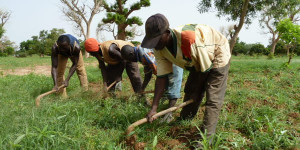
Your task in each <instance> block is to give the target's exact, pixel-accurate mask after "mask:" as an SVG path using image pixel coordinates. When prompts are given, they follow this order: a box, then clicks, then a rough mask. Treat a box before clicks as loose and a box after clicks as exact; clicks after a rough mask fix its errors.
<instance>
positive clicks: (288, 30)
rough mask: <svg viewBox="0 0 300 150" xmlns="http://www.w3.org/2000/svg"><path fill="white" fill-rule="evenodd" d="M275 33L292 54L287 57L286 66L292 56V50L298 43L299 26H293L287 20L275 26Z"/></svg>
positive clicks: (299, 40)
mask: <svg viewBox="0 0 300 150" xmlns="http://www.w3.org/2000/svg"><path fill="white" fill-rule="evenodd" d="M277 31H278V32H279V33H280V34H281V39H282V40H283V41H284V43H285V44H286V46H287V49H288V52H289V49H292V52H291V53H290V54H288V55H289V61H288V64H290V62H291V59H292V58H293V55H294V53H293V52H294V49H295V48H296V46H297V45H298V44H299V43H300V25H297V24H294V23H293V22H292V21H291V20H290V19H289V18H287V19H284V20H282V21H280V22H279V23H278V25H277Z"/></svg>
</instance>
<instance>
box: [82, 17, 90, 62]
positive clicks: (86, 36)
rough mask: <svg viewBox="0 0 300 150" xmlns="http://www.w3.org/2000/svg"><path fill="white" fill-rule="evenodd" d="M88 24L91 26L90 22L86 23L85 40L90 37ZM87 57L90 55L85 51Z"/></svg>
mask: <svg viewBox="0 0 300 150" xmlns="http://www.w3.org/2000/svg"><path fill="white" fill-rule="evenodd" d="M90 26H91V24H90V23H87V24H86V35H85V37H84V38H85V39H84V40H87V39H88V38H90ZM89 57H90V53H88V52H87V51H85V58H89Z"/></svg>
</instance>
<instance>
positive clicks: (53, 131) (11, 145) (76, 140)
mask: <svg viewBox="0 0 300 150" xmlns="http://www.w3.org/2000/svg"><path fill="white" fill-rule="evenodd" d="M0 60H1V61H0V62H1V63H0V69H9V68H20V67H30V66H35V65H41V64H45V65H50V57H45V58H39V57H37V56H34V57H27V58H14V57H6V58H0ZM286 61H287V58H286V57H282V58H276V59H272V60H269V59H267V58H266V57H247V56H238V57H233V59H232V63H231V67H230V74H229V80H228V88H227V93H226V97H225V103H224V106H223V109H222V112H221V115H220V119H219V124H218V127H217V134H216V135H215V136H214V139H215V140H214V142H213V145H212V146H208V145H205V143H204V146H205V148H208V149H292V148H296V147H298V149H299V144H300V141H299V138H300V126H299V124H300V118H299V117H300V114H299V113H300V92H299V91H300V80H299V79H300V57H296V58H294V59H293V60H292V64H291V67H290V68H282V67H281V64H283V63H284V62H286ZM85 62H88V63H95V62H96V60H95V59H94V58H89V59H85ZM86 69H87V74H88V79H89V82H90V83H91V84H90V85H91V87H90V90H89V91H87V92H81V89H80V87H79V81H78V78H77V77H76V74H75V75H74V76H73V77H72V78H71V81H70V86H69V87H68V89H67V91H68V95H69V97H68V98H67V99H62V98H60V97H59V96H56V95H50V96H47V97H45V98H43V99H42V102H41V107H40V108H36V107H35V105H34V100H35V98H36V97H37V96H38V95H39V94H41V93H44V92H47V91H49V90H51V89H52V86H53V83H52V79H51V78H50V77H49V76H42V75H35V74H29V75H26V76H15V75H7V76H0V149H133V147H130V146H128V145H126V142H125V140H124V139H125V134H124V133H125V131H126V129H127V127H128V126H129V125H130V124H131V123H133V122H135V121H137V120H139V119H141V118H143V117H145V115H146V113H147V112H148V111H149V109H150V108H149V107H148V106H145V105H144V103H143V102H142V101H140V100H138V99H137V98H136V97H135V96H134V95H133V94H132V93H133V90H132V89H131V86H130V82H129V79H128V78H127V75H126V73H124V78H123V79H124V81H123V91H124V92H123V93H122V94H120V95H121V96H120V95H117V96H116V97H108V98H106V99H103V98H102V94H101V92H100V91H101V89H100V87H101V83H102V79H101V72H100V70H99V69H98V68H97V67H94V66H87V68H86ZM187 75H188V72H185V74H184V77H185V79H186V77H187ZM185 79H184V82H185ZM153 82H154V81H151V83H150V86H149V87H148V89H149V90H150V89H152V88H153V86H154V83H153ZM122 95H123V96H124V97H122ZM147 96H148V98H149V99H151V98H152V96H153V95H151V94H149V95H147ZM179 102H181V101H179ZM166 107H167V103H164V105H161V106H160V108H159V110H162V109H165V108H166ZM179 112H180V111H177V112H176V113H175V116H178V115H179ZM202 116H203V109H200V110H199V113H198V115H197V117H196V118H195V119H194V120H192V121H174V122H172V123H170V124H166V123H163V124H160V123H159V121H155V122H154V123H152V124H144V125H141V126H139V127H137V128H136V129H135V131H134V134H136V135H137V137H138V139H137V142H141V143H144V144H145V146H146V148H147V149H152V148H153V145H154V146H156V148H157V149H162V148H164V149H176V148H183V149H188V145H189V144H190V142H196V141H194V140H190V141H189V139H191V138H193V136H194V135H195V134H197V133H199V131H198V130H197V127H199V126H200V125H201V123H202ZM155 137H157V142H156V140H155ZM172 140H173V142H174V141H175V143H176V142H178V143H177V144H173V145H172V143H171V142H170V141H172Z"/></svg>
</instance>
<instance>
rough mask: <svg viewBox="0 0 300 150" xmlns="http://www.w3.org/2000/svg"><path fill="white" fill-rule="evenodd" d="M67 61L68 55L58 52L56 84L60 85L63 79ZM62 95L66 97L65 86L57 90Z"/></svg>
mask: <svg viewBox="0 0 300 150" xmlns="http://www.w3.org/2000/svg"><path fill="white" fill-rule="evenodd" d="M67 62H68V57H65V56H63V55H60V54H58V65H57V86H58V87H60V86H61V85H62V84H63V81H64V80H65V70H66V66H67ZM58 93H59V94H61V95H62V96H63V97H67V91H66V88H63V89H61V90H59V92H58Z"/></svg>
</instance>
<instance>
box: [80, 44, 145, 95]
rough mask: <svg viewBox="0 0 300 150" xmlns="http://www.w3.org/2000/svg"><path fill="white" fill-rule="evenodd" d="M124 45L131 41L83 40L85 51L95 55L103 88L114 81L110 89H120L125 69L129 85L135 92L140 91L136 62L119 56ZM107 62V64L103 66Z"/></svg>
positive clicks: (140, 84) (140, 82)
mask: <svg viewBox="0 0 300 150" xmlns="http://www.w3.org/2000/svg"><path fill="white" fill-rule="evenodd" d="M124 45H132V46H133V44H132V43H130V42H127V41H123V40H111V41H106V42H103V43H101V44H100V43H98V41H97V40H96V39H94V38H89V39H87V40H86V41H85V43H84V46H85V49H86V51H87V52H89V53H90V54H91V55H92V56H94V57H96V58H97V60H98V62H99V68H100V69H101V73H102V78H103V86H104V90H106V89H107V86H108V85H111V84H112V83H113V82H114V81H116V82H117V84H116V85H114V86H113V87H112V88H111V90H113V89H115V88H118V89H119V90H121V80H122V73H123V71H124V69H126V72H127V75H128V77H129V79H130V82H131V85H132V87H133V90H134V92H135V93H139V92H141V91H142V80H141V76H140V71H139V68H138V64H137V62H126V61H125V60H124V59H123V58H122V56H121V49H122V47H123V46H124ZM105 63H107V66H105Z"/></svg>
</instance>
